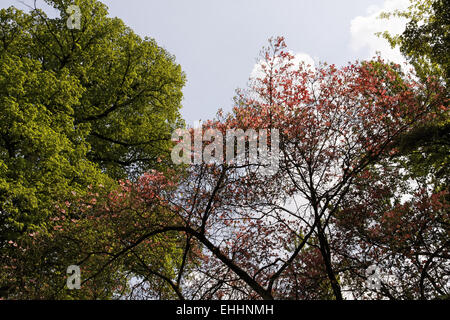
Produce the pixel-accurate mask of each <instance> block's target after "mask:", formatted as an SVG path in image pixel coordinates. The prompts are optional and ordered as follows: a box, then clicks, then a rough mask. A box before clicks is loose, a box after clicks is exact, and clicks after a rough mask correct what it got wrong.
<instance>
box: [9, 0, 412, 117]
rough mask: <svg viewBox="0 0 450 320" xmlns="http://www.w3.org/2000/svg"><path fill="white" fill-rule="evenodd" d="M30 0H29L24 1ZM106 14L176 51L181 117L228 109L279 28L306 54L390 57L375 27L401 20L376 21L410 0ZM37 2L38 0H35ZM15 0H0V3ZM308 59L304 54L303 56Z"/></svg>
mask: <svg viewBox="0 0 450 320" xmlns="http://www.w3.org/2000/svg"><path fill="white" fill-rule="evenodd" d="M23 1H24V2H26V3H29V4H32V2H33V1H32V0H23ZM102 2H103V3H105V4H106V5H107V6H108V7H109V8H110V15H111V16H117V17H119V18H121V19H122V20H124V21H125V23H126V24H127V25H129V26H130V27H131V28H132V29H133V30H134V31H135V32H137V33H138V34H140V35H141V36H149V37H152V38H155V39H156V41H157V42H158V44H159V45H161V46H163V47H164V48H166V49H167V50H168V51H169V52H171V53H172V54H174V55H175V56H176V59H177V62H178V63H180V64H181V66H182V68H183V70H184V71H185V73H186V75H187V85H186V87H185V88H184V91H183V92H184V101H183V109H182V115H183V117H184V118H185V119H186V121H187V123H188V124H192V123H193V122H194V121H195V120H199V119H201V120H207V119H210V118H212V117H214V116H215V114H216V112H217V110H218V109H219V108H223V109H224V110H226V111H228V110H230V109H231V108H232V98H233V96H234V91H235V89H236V88H238V87H245V85H246V83H247V80H248V77H249V76H250V74H251V72H252V70H253V69H254V67H255V62H256V58H257V56H258V53H259V51H260V49H261V47H262V46H264V45H266V43H267V39H268V38H269V37H272V36H278V35H282V36H284V37H285V38H286V43H287V45H288V47H289V49H290V50H292V51H293V52H294V53H296V54H298V56H299V57H303V58H305V59H307V60H310V59H313V60H315V61H318V60H320V61H326V62H328V63H335V64H337V65H343V64H346V63H347V62H348V61H354V60H355V59H366V58H369V57H372V56H373V55H374V54H375V52H376V51H380V52H381V54H382V55H383V56H384V57H386V58H388V59H391V60H394V61H396V62H402V60H401V56H400V54H399V53H398V51H397V52H395V51H392V50H390V48H389V45H388V44H387V42H386V41H385V40H383V39H378V38H377V37H376V36H375V35H374V33H375V32H377V31H384V30H386V29H389V30H392V31H394V32H401V31H402V30H403V28H404V23H402V22H401V21H391V22H387V21H380V20H379V19H377V18H376V17H377V16H378V14H379V13H380V12H381V11H383V10H389V11H390V10H393V9H396V8H403V7H405V6H407V5H408V3H409V0H340V1H336V0H226V1H225V0H189V1H187V0H103V1H102ZM37 3H38V6H39V4H41V6H43V5H42V3H43V1H42V0H38V2H37ZM10 5H14V6H16V7H18V8H20V9H24V10H28V9H26V7H25V6H24V5H22V4H20V2H18V0H0V7H1V8H5V7H9V6H10ZM310 61H311V60H310Z"/></svg>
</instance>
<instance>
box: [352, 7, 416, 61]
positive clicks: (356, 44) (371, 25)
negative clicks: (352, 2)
mask: <svg viewBox="0 0 450 320" xmlns="http://www.w3.org/2000/svg"><path fill="white" fill-rule="evenodd" d="M409 5H410V1H409V0H386V1H385V2H384V3H383V5H382V6H381V7H379V6H370V7H368V8H367V15H365V16H358V17H355V18H354V19H353V20H352V21H351V27H350V32H351V48H352V49H353V50H354V51H356V52H360V51H362V50H368V56H367V57H364V58H372V57H373V56H374V55H375V54H376V52H380V53H381V56H382V57H384V58H385V59H388V60H390V61H393V62H396V63H401V64H403V63H404V62H405V59H404V58H403V56H402V55H401V53H400V50H399V49H398V48H395V49H392V48H391V47H390V45H389V43H388V41H387V40H385V39H384V38H381V37H378V36H376V35H375V33H376V32H383V31H386V30H388V31H389V32H390V33H391V34H400V33H402V32H403V31H404V30H405V25H406V20H405V19H403V18H401V19H400V18H391V19H389V20H386V19H379V18H378V17H379V15H380V13H381V12H392V11H394V10H396V9H399V10H404V9H407V8H408V6H409Z"/></svg>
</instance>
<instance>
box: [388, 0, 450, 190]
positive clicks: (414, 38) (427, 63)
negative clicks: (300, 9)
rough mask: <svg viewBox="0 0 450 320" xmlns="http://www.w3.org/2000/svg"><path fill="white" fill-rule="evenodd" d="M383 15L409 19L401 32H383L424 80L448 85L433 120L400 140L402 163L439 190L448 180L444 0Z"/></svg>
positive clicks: (449, 64)
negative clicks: (434, 79)
mask: <svg viewBox="0 0 450 320" xmlns="http://www.w3.org/2000/svg"><path fill="white" fill-rule="evenodd" d="M381 17H382V18H386V19H389V18H391V17H402V18H406V19H408V23H407V25H406V29H405V31H404V32H403V33H402V34H399V35H393V34H391V33H389V31H386V32H384V33H383V34H382V35H383V36H384V37H385V38H386V39H387V40H388V41H389V42H390V44H391V45H392V46H393V47H396V46H397V47H399V48H400V51H401V52H402V53H403V55H404V56H405V57H406V59H407V60H408V61H409V62H410V63H411V64H412V65H413V66H414V68H415V70H416V74H417V75H418V76H419V77H420V78H421V79H423V81H425V80H426V79H427V78H429V77H436V78H438V79H440V81H442V82H443V83H444V85H445V86H446V88H447V100H446V101H445V102H444V103H443V105H442V106H440V107H439V109H436V110H434V112H435V116H434V119H432V120H431V121H429V122H428V123H426V124H423V125H422V126H418V127H417V128H416V129H415V130H414V131H412V132H411V133H409V134H408V135H404V136H403V137H402V138H401V139H400V141H399V147H400V148H401V149H402V154H403V155H407V157H408V159H407V161H404V162H405V166H406V167H407V168H408V169H409V171H410V172H411V173H412V174H414V175H416V176H421V177H428V179H429V180H430V181H429V182H430V183H433V184H435V185H436V188H438V189H442V188H445V186H448V185H449V183H450V181H449V180H448V177H449V176H450V172H449V171H448V168H449V167H450V165H449V159H450V152H449V143H448V141H450V118H449V113H448V98H449V96H448V92H449V91H448V84H449V74H450V60H449V55H448V52H449V49H450V48H449V44H450V36H449V29H450V22H449V21H450V9H449V6H448V1H445V0H420V1H412V2H411V5H410V7H409V8H408V9H407V10H405V11H395V12H392V13H384V14H382V16H381Z"/></svg>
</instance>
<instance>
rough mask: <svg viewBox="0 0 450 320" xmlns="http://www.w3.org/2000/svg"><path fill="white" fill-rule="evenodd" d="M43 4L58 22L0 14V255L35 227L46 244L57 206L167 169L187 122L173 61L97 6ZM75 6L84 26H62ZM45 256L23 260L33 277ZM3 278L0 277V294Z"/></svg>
mask: <svg viewBox="0 0 450 320" xmlns="http://www.w3.org/2000/svg"><path fill="white" fill-rule="evenodd" d="M45 2H46V3H47V4H49V5H50V6H52V7H54V8H55V9H57V10H58V11H59V13H60V16H59V17H55V18H51V17H48V16H47V15H46V13H45V12H43V11H42V10H40V9H37V8H34V9H31V10H30V12H29V13H24V12H23V11H21V10H18V9H16V8H14V7H10V8H7V9H1V10H0V110H1V113H0V259H15V258H13V257H16V258H17V259H19V256H17V250H18V249H16V248H15V247H14V246H11V243H27V241H29V240H30V239H28V240H27V239H26V238H27V237H28V234H30V233H33V232H35V231H39V232H40V234H43V235H47V236H48V237H50V238H49V239H52V232H53V230H51V228H50V227H51V226H52V224H51V223H50V221H49V219H50V218H51V217H54V216H55V215H57V214H60V213H59V212H58V213H55V211H56V210H55V204H56V203H61V202H64V201H70V202H71V201H72V200H74V198H79V197H83V196H85V195H86V194H88V192H92V191H94V190H98V188H99V186H104V188H105V189H106V190H112V188H113V187H114V185H115V182H114V181H117V180H118V179H122V178H130V179H133V178H135V177H137V176H139V175H141V174H142V173H144V172H146V171H148V170H150V169H154V168H156V169H158V170H160V171H164V170H165V169H166V168H167V167H168V166H169V165H171V164H170V163H171V162H170V153H169V150H170V148H171V146H172V142H171V141H170V137H171V133H172V131H173V130H174V129H175V128H177V127H180V126H183V125H184V123H183V121H182V119H181V117H180V114H179V109H180V107H181V99H182V92H181V89H182V87H183V86H184V82H185V76H184V74H183V72H182V71H181V67H180V66H179V65H178V64H177V63H175V57H174V56H172V55H171V54H169V53H168V52H167V51H166V50H164V49H163V48H161V47H159V46H158V45H157V44H156V42H155V40H153V39H150V38H144V39H143V38H141V37H140V36H138V35H136V34H135V33H134V32H133V31H132V30H131V29H130V28H128V27H127V26H126V25H125V24H124V23H123V22H122V21H121V20H120V19H118V18H110V17H108V16H107V14H108V12H107V8H106V6H105V5H103V4H102V3H100V2H98V1H96V0H79V1H78V0H77V1H69V0H45ZM72 4H76V5H78V6H79V7H80V9H81V28H80V29H69V28H68V26H67V20H68V18H69V14H68V13H66V9H67V7H68V6H69V5H72ZM88 186H92V188H91V190H88V188H87V187H88ZM75 195H76V196H75ZM68 218H70V217H69V216H68ZM78 218H80V217H78ZM89 230H92V229H89ZM109 231H110V230H109ZM102 232H103V231H102V230H98V232H96V233H95V234H91V237H90V238H89V241H93V242H96V241H98V240H99V239H100V238H101V237H102V236H103V234H102ZM49 241H51V240H49ZM51 245H52V246H56V247H57V248H50V249H49V246H45V250H50V251H53V252H59V253H61V256H58V262H57V263H56V262H55V265H57V266H58V268H62V266H65V268H66V267H67V266H68V265H69V264H71V263H73V260H72V259H71V257H74V256H76V254H75V253H73V255H68V254H67V252H66V251H65V250H64V246H65V245H66V244H65V243H64V242H56V243H52V244H51ZM33 250H36V248H34V249H32V250H29V251H27V255H29V254H31V252H32V251H33ZM42 250H44V247H42ZM35 252H40V251H39V250H38V251H35ZM41 254H44V253H43V252H40V254H38V255H37V256H36V257H35V258H36V259H37V260H36V259H35V258H33V255H32V254H31V255H30V256H24V255H20V257H21V258H22V259H25V260H24V261H30V267H29V268H30V270H29V271H30V272H32V269H33V267H32V266H33V263H32V262H33V261H38V258H39V256H40V255H41ZM77 254H79V252H78V253H77ZM68 262H71V263H68ZM55 268H56V267H55ZM118 268H119V269H117V270H120V268H122V267H118ZM60 271H61V270H60ZM61 272H62V271H61ZM28 276H31V277H34V276H35V275H34V274H33V275H30V274H28ZM25 278H26V276H25V275H24V279H25ZM5 281H6V282H8V276H6V275H5V274H2V273H1V272H0V289H1V288H3V287H4V286H5ZM105 281H106V280H105ZM105 296H107V294H106V295H105ZM91 297H92V295H91Z"/></svg>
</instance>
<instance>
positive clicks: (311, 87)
mask: <svg viewBox="0 0 450 320" xmlns="http://www.w3.org/2000/svg"><path fill="white" fill-rule="evenodd" d="M262 56H263V61H262V63H261V65H262V70H263V74H262V76H261V77H259V78H256V79H254V82H253V83H252V84H251V86H250V88H249V90H248V91H247V92H242V93H241V94H240V95H239V96H238V97H237V98H236V101H237V102H238V105H237V106H236V107H235V108H234V110H233V112H232V113H231V114H229V115H227V116H225V117H223V116H220V115H219V119H216V120H214V121H208V122H207V123H205V124H204V125H203V127H202V128H201V129H198V130H202V133H203V134H206V133H208V132H211V131H210V130H215V131H214V132H220V133H221V134H222V136H225V133H226V131H227V130H237V129H242V130H248V129H253V130H261V129H267V130H269V132H272V130H275V129H278V130H279V135H280V143H279V153H276V150H277V149H276V148H275V145H274V143H275V142H274V141H271V142H270V143H268V145H269V146H270V147H271V150H272V151H273V154H272V156H279V159H280V162H279V170H278V171H277V172H274V174H273V175H272V176H271V177H270V178H268V177H266V176H265V174H263V173H262V170H263V169H265V168H264V166H265V164H264V163H254V162H252V161H250V157H251V156H252V155H250V154H248V153H247V154H246V161H244V162H243V163H236V162H224V161H222V160H223V159H222V158H221V157H220V156H219V154H221V153H220V152H219V151H218V150H220V149H221V148H223V151H225V150H226V149H227V146H226V144H225V145H223V142H220V140H217V141H216V140H215V141H214V145H215V146H216V147H217V148H218V149H216V151H217V152H216V153H215V154H216V156H217V157H218V160H219V161H218V162H209V163H196V164H194V165H192V166H191V167H189V168H188V169H187V172H186V173H185V174H184V175H179V176H178V177H175V176H174V175H172V176H173V177H172V178H173V179H175V180H171V179H170V180H169V181H172V182H169V181H167V180H166V178H162V177H161V174H159V173H157V172H153V173H151V174H150V175H149V176H147V178H145V179H143V180H140V181H138V182H137V183H136V184H132V185H131V187H130V188H129V190H126V189H124V190H122V192H120V197H125V198H126V199H129V197H131V199H132V200H129V201H128V200H127V201H122V200H120V197H119V198H118V199H116V201H115V202H116V205H109V206H108V207H107V208H105V207H104V206H99V207H98V206H95V207H93V208H92V210H93V212H95V214H94V216H95V217H100V219H102V218H101V217H106V218H105V219H109V218H110V217H114V219H118V220H119V221H122V220H123V221H128V220H127V217H129V216H130V215H134V212H136V213H138V216H139V219H138V225H139V226H145V227H143V228H142V229H141V228H139V227H138V228H134V229H133V232H132V233H129V232H127V231H126V230H129V229H128V228H129V226H127V225H126V224H124V225H123V226H122V227H121V228H122V230H125V232H119V233H118V236H117V237H115V238H116V243H117V246H114V249H113V253H111V254H112V256H111V257H110V258H109V259H108V260H107V261H106V263H105V265H104V266H105V267H106V266H109V265H110V264H111V263H114V262H115V261H116V260H117V259H119V257H123V256H127V255H129V254H132V253H133V252H135V251H136V250H140V248H142V249H144V248H146V246H147V245H149V243H147V241H150V243H154V241H157V240H155V239H158V237H161V236H167V235H171V236H174V234H178V235H179V237H180V238H181V239H184V240H185V243H184V245H183V246H182V247H181V248H182V251H183V259H182V260H180V261H178V262H177V263H176V264H175V265H176V266H177V267H176V269H172V270H169V269H161V268H159V267H158V264H156V263H154V262H152V261H151V260H148V261H147V262H146V260H145V258H147V257H146V256H140V259H138V260H135V261H141V260H142V261H144V263H143V264H142V266H144V265H145V266H148V267H149V268H146V269H145V271H146V272H147V273H148V274H149V275H150V274H151V275H153V276H154V277H152V278H151V279H158V278H159V279H160V280H162V281H163V282H164V283H165V285H166V287H167V288H168V289H171V290H172V291H173V295H176V296H177V297H178V298H181V297H183V298H185V299H212V298H216V299H223V298H235V299H273V298H278V299H299V298H311V299H342V298H343V294H342V285H343V284H344V283H345V280H346V279H345V277H346V275H347V273H346V272H347V270H348V267H349V265H348V263H347V261H345V260H344V259H342V254H343V252H342V251H338V250H336V248H335V243H337V242H338V241H340V240H342V237H341V236H340V235H339V234H337V233H334V231H335V230H336V229H337V227H336V226H335V224H334V221H335V218H336V216H337V215H338V214H339V213H340V212H341V211H342V207H343V205H344V204H345V201H346V199H348V197H349V196H350V193H351V192H352V190H353V185H354V184H355V183H356V182H357V181H359V180H358V177H360V175H361V173H362V172H364V171H365V170H367V169H369V168H371V167H372V166H375V165H376V164H377V163H379V162H380V161H381V160H383V159H385V158H389V157H390V156H392V155H394V154H396V153H397V152H398V151H397V150H396V149H395V148H394V147H395V145H396V144H395V143H396V139H397V137H399V136H400V135H402V134H403V133H405V132H408V131H410V130H412V129H413V128H414V126H415V125H416V124H418V123H420V122H422V121H426V120H427V118H428V116H429V114H430V112H431V109H432V108H433V106H435V105H436V104H438V105H439V104H440V103H441V100H442V95H443V92H442V88H441V87H440V86H439V84H437V83H432V82H430V83H428V84H427V86H425V85H422V84H421V83H419V82H417V81H415V80H414V79H412V78H410V77H408V76H406V75H405V74H403V73H402V72H401V70H400V69H399V67H398V66H395V65H389V64H385V63H384V62H383V61H382V60H380V59H378V60H375V61H369V62H362V63H357V64H353V65H349V66H346V67H343V68H341V69H338V68H336V67H335V66H333V65H331V66H328V65H321V66H319V67H317V68H316V69H311V68H308V67H307V66H305V65H301V66H294V65H293V60H294V57H293V56H292V55H291V54H290V53H289V52H288V51H287V50H286V45H285V44H284V40H283V39H282V38H278V39H274V40H272V41H271V42H270V46H269V47H268V48H266V49H265V50H264V51H263V55H262ZM191 134H198V133H193V132H192V131H191ZM227 143H228V142H227ZM209 147H210V143H209V141H203V151H204V152H205V151H206V150H210V149H209ZM207 148H208V149H207ZM222 153H223V154H225V153H226V152H222ZM156 181H160V182H158V183H156ZM158 186H159V187H158ZM112 198H113V199H114V197H112ZM360 201H361V205H362V206H368V205H369V204H370V203H371V199H369V198H365V197H361V200H360ZM113 202H114V201H113ZM122 203H125V204H127V205H126V206H125V207H123V206H122V205H121V204H122ZM155 207H157V208H158V210H155V209H154V208H155ZM161 211H164V212H165V215H164V217H165V219H155V218H154V215H158V212H161ZM144 250H145V249H144ZM97 251H104V250H97ZM186 261H188V262H191V263H188V265H189V268H186V267H185V266H186ZM197 261H200V262H201V263H197ZM399 263H401V261H400V262H399ZM101 270H102V268H100V269H99V271H98V272H101ZM142 272H144V270H142ZM143 287H144V288H145V282H144V284H143ZM144 291H145V290H144ZM150 296H151V295H150Z"/></svg>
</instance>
